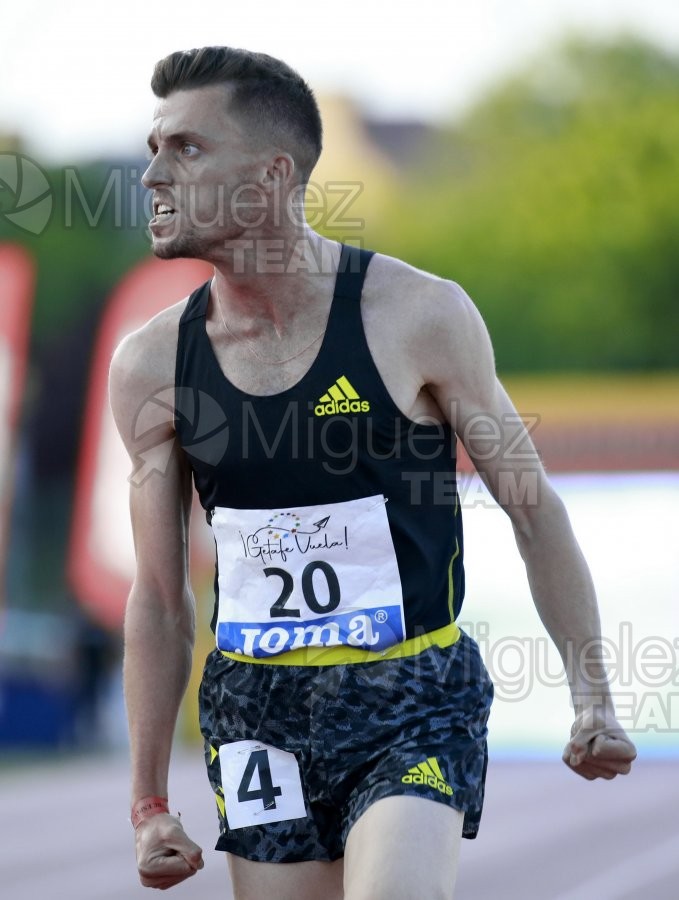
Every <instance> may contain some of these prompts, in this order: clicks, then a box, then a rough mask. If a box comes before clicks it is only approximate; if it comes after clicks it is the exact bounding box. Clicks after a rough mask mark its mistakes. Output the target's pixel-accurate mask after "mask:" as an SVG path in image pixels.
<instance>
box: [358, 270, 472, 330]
mask: <svg viewBox="0 0 679 900" xmlns="http://www.w3.org/2000/svg"><path fill="white" fill-rule="evenodd" d="M364 298H365V302H366V306H367V307H369V311H372V312H374V313H375V314H376V315H386V314H388V315H389V316H397V317H401V316H403V317H405V318H407V319H408V320H409V321H410V323H411V325H412V324H413V323H419V324H420V325H422V326H426V325H435V326H439V325H441V324H442V322H443V321H445V320H454V319H455V318H456V316H458V315H460V314H462V313H463V310H464V307H465V305H466V304H467V303H468V302H469V298H468V296H467V294H466V293H465V291H464V290H463V289H462V287H461V286H460V285H459V284H457V283H456V282H455V281H451V280H449V279H446V278H441V277H440V276H438V275H435V274H433V273H432V272H427V271H425V270H424V269H418V268H417V267H415V266H413V265H410V264H409V263H407V262H405V261H404V260H401V259H397V258H396V257H393V256H387V255H385V254H382V253H376V254H375V256H374V257H373V259H372V261H371V263H370V268H369V269H368V277H367V278H366V284H365V291H364Z"/></svg>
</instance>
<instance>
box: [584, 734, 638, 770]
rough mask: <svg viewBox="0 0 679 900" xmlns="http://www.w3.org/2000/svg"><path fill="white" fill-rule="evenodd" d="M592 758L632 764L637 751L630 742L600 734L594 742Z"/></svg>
mask: <svg viewBox="0 0 679 900" xmlns="http://www.w3.org/2000/svg"><path fill="white" fill-rule="evenodd" d="M592 756H594V757H599V758H600V757H606V758H607V759H616V760H625V761H627V762H630V763H631V762H632V761H633V760H635V759H636V757H637V751H636V748H635V747H634V744H632V743H631V742H630V741H628V740H627V739H625V738H619V737H615V736H613V735H610V734H599V735H597V736H596V737H595V738H594V740H593V741H592Z"/></svg>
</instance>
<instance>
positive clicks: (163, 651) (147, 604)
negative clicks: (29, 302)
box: [110, 332, 202, 887]
mask: <svg viewBox="0 0 679 900" xmlns="http://www.w3.org/2000/svg"><path fill="white" fill-rule="evenodd" d="M169 349H170V351H171V350H172V348H171V347H170V348H169ZM164 368H165V364H164V357H163V355H161V354H158V353H156V352H155V351H154V348H153V341H152V340H150V339H149V335H148V334H144V333H143V332H139V333H136V334H135V335H132V336H131V337H130V338H128V339H127V340H126V341H125V342H123V344H122V345H121V346H120V348H119V349H118V351H117V352H116V355H115V357H114V359H113V362H112V365H111V374H110V400H111V408H112V410H113V414H114V418H115V420H116V424H117V426H118V429H119V431H120V434H121V437H122V438H123V441H124V443H125V446H126V448H127V450H128V453H129V454H130V457H131V459H132V461H133V463H134V467H135V470H136V475H135V474H134V473H133V476H132V478H131V481H130V513H131V518H132V531H133V536H134V546H135V554H136V559H137V572H136V577H135V579H134V583H133V585H132V590H131V592H130V596H129V600H128V604H127V610H126V614H125V625H124V639H125V656H124V666H123V679H124V690H125V701H126V705H127V715H128V722H129V732H130V751H131V767H132V802H133V803H134V802H136V801H138V800H140V799H141V798H142V797H147V796H150V795H154V796H162V797H167V796H168V791H167V787H168V769H169V762H170V752H171V747H172V738H173V733H174V728H175V724H176V721H177V714H178V711H179V705H180V703H181V700H182V697H183V695H184V691H185V690H186V685H187V683H188V679H189V675H190V671H191V658H192V652H193V641H194V618H195V615H194V599H193V596H192V593H191V589H190V586H189V580H188V525H189V512H190V500H191V485H190V480H189V475H188V471H187V467H186V464H185V461H184V459H183V456H182V453H181V450H180V449H179V448H178V447H177V445H176V442H174V431H173V422H172V412H171V410H167V412H164V411H163V410H164V407H163V406H162V405H160V404H158V403H155V402H153V398H154V396H155V395H156V394H157V393H158V392H159V391H160V390H162V389H166V388H167V384H168V382H167V380H166V377H165V376H166V374H167V373H166V372H165V371H164ZM159 412H160V413H161V415H160V419H161V421H159ZM139 435H148V436H147V437H146V438H144V437H141V438H139ZM170 446H171V448H172V449H171V451H169V448H170ZM140 453H143V460H142V459H141V458H140V456H139V454H140ZM140 463H141V464H142V468H139V465H140ZM137 855H138V861H139V870H140V875H141V879H142V883H144V884H148V885H149V886H154V887H169V886H170V885H171V884H174V883H176V882H177V881H180V880H182V879H183V878H185V877H187V876H188V875H190V874H193V873H194V872H195V870H196V869H197V868H199V864H202V863H200V850H199V848H197V847H196V845H195V844H193V842H191V841H189V840H188V838H186V836H185V835H184V833H183V831H182V829H181V826H180V825H179V823H178V822H177V820H176V819H174V817H171V816H169V815H168V816H166V815H158V816H154V817H153V818H152V819H148V820H146V821H144V822H142V823H141V824H140V825H139V827H138V829H137Z"/></svg>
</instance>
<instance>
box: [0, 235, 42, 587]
mask: <svg viewBox="0 0 679 900" xmlns="http://www.w3.org/2000/svg"><path fill="white" fill-rule="evenodd" d="M34 285H35V266H34V264H33V260H32V259H31V257H30V256H29V254H28V253H27V252H26V251H25V250H24V249H23V248H22V247H19V246H17V245H14V244H0V577H2V574H3V573H4V568H5V558H6V554H7V545H8V539H7V530H8V524H9V514H10V508H11V505H12V486H13V483H14V479H13V477H12V473H13V463H14V432H15V429H16V425H17V420H18V417H19V410H20V408H21V395H22V390H23V385H24V377H25V374H26V355H27V351H28V333H29V326H30V315H31V307H32V305H33V289H34ZM3 583H4V578H3ZM2 599H3V598H2V597H0V603H1V602H2Z"/></svg>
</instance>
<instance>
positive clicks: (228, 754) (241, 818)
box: [219, 741, 307, 828]
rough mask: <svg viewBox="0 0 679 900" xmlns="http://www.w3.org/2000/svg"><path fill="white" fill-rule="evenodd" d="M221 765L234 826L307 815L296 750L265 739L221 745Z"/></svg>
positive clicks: (228, 814) (227, 806) (228, 817)
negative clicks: (290, 751)
mask: <svg viewBox="0 0 679 900" xmlns="http://www.w3.org/2000/svg"><path fill="white" fill-rule="evenodd" d="M219 764H220V767H221V772H222V788H223V790H224V800H225V803H226V818H227V821H228V823H229V827H230V828H244V827H245V826H247V825H262V824H265V823H267V822H283V821H285V820H286V819H302V818H305V817H306V814H307V813H306V808H305V805H304V794H303V793H302V782H301V778H300V774H299V766H298V764H297V759H296V758H295V755H294V753H288V752H287V751H285V750H278V749H277V748H276V747H270V746H269V745H268V744H263V743H262V742H261V741H235V742H234V743H232V744H223V745H222V746H221V747H220V748H219Z"/></svg>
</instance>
